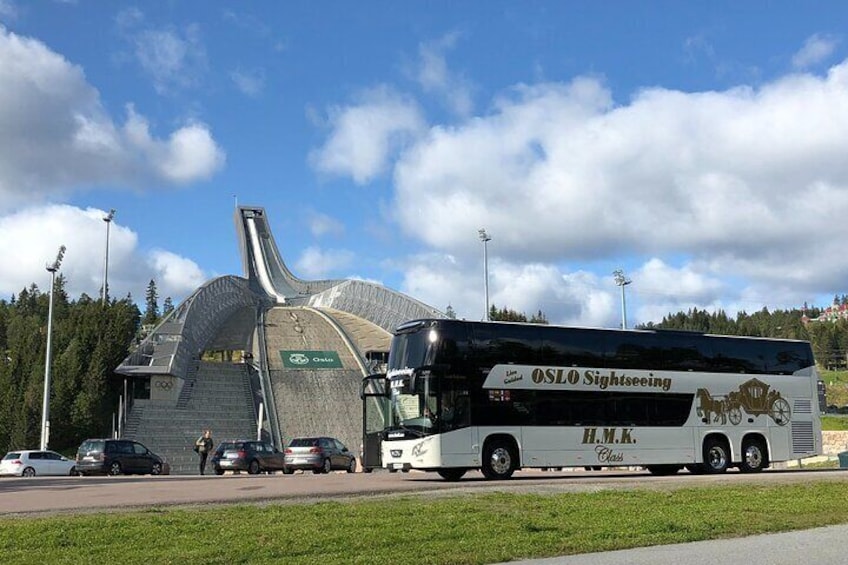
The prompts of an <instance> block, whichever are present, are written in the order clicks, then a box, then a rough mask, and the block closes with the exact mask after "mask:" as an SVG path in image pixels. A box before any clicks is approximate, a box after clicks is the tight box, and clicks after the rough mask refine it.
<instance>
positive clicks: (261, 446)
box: [210, 440, 284, 475]
mask: <svg viewBox="0 0 848 565" xmlns="http://www.w3.org/2000/svg"><path fill="white" fill-rule="evenodd" d="M210 462H211V463H212V468H213V469H214V470H215V474H216V475H223V474H224V471H247V472H248V473H249V474H251V475H256V474H259V473H262V472H267V473H273V472H274V471H282V470H283V468H284V457H283V453H282V452H281V451H280V450H279V449H277V448H275V447H274V446H273V445H271V444H270V443H268V442H267V441H256V440H235V441H223V442H221V443H220V444H218V449H216V450H215V453H214V454H213V455H212V459H211V461H210Z"/></svg>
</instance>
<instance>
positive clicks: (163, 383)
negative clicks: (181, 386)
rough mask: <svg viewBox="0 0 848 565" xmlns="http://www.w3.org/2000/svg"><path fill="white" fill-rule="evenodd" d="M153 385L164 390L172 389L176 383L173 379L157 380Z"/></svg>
mask: <svg viewBox="0 0 848 565" xmlns="http://www.w3.org/2000/svg"><path fill="white" fill-rule="evenodd" d="M153 386H154V387H156V388H161V389H162V390H171V389H172V388H173V387H174V383H173V382H171V381H156V382H154V383H153Z"/></svg>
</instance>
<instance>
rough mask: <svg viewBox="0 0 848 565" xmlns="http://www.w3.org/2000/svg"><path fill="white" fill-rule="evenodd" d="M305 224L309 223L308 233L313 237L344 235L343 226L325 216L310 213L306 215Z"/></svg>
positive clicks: (313, 212)
mask: <svg viewBox="0 0 848 565" xmlns="http://www.w3.org/2000/svg"><path fill="white" fill-rule="evenodd" d="M307 222H308V223H309V231H310V232H311V233H312V235H314V236H315V237H322V236H325V235H333V236H340V235H342V234H344V224H342V222H340V221H339V220H337V219H335V218H331V217H330V216H328V215H327V214H322V213H320V212H315V211H311V212H309V213H308V217H307Z"/></svg>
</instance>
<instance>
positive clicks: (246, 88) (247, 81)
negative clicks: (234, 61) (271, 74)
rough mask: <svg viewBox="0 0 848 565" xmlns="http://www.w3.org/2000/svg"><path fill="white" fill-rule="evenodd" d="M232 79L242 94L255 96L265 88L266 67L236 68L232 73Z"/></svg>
mask: <svg viewBox="0 0 848 565" xmlns="http://www.w3.org/2000/svg"><path fill="white" fill-rule="evenodd" d="M230 79H232V81H233V83H234V84H235V85H236V88H237V89H238V90H239V92H241V93H242V94H244V95H246V96H250V97H251V98H255V97H257V96H259V95H260V94H261V93H262V90H263V89H264V88H265V71H264V69H253V70H249V71H245V70H241V69H236V70H235V71H232V72H231V73H230Z"/></svg>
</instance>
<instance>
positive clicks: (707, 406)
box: [362, 319, 822, 480]
mask: <svg viewBox="0 0 848 565" xmlns="http://www.w3.org/2000/svg"><path fill="white" fill-rule="evenodd" d="M817 390H818V373H817V371H816V368H815V363H814V359H813V353H812V348H811V347H810V344H809V343H808V342H805V341H795V340H783V339H761V338H750V337H731V336H717V335H709V334H703V333H696V332H685V331H665V330H608V329H592V328H573V327H561V326H549V325H538V324H518V323H498V322H469V321H460V320H450V319H426V320H413V321H409V322H406V323H404V324H402V325H401V326H399V327H398V328H397V329H396V331H395V335H394V337H393V339H392V344H391V349H390V351H389V358H388V366H387V372H386V373H384V374H380V375H371V376H369V377H366V378H365V379H364V380H363V388H362V393H363V394H362V395H363V400H364V402H365V404H364V406H365V408H364V412H363V414H364V418H363V419H364V430H363V431H364V435H363V438H364V439H363V455H364V458H365V461H364V463H365V465H366V467H376V466H382V467H385V468H388V469H389V470H391V471H396V470H401V471H408V470H411V469H420V470H423V471H436V472H438V473H439V474H440V475H441V476H442V477H443V478H445V479H446V480H459V479H460V478H461V477H462V476H463V475H464V474H465V473H466V472H467V471H469V470H473V469H479V470H480V471H482V473H483V475H484V476H485V477H487V478H489V479H506V478H509V477H511V476H512V474H513V473H514V472H515V471H516V470H517V469H520V468H560V467H589V468H596V467H615V466H624V467H632V466H639V467H645V468H647V470H648V471H650V472H651V473H653V474H672V473H676V472H677V471H679V470H681V469H683V468H686V469H688V470H689V471H690V472H693V473H722V472H724V471H726V470H727V469H728V468H730V467H738V469H739V470H740V471H742V472H749V473H750V472H758V471H761V470H762V469H764V468H767V467H769V466H770V465H771V463H773V462H777V461H786V460H791V459H800V458H804V457H809V456H813V455H818V454H821V450H822V440H821V421H820V418H819V407H818V392H817Z"/></svg>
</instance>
